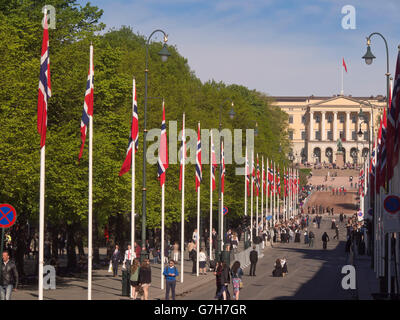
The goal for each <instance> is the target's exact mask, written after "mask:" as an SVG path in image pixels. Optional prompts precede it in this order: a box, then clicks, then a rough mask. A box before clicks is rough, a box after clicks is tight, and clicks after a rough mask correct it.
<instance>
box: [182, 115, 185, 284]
mask: <svg viewBox="0 0 400 320" xmlns="http://www.w3.org/2000/svg"><path fill="white" fill-rule="evenodd" d="M182 121H183V124H182V127H183V130H182V138H183V139H182V141H185V143H184V144H182V147H183V148H182V155H181V157H182V159H183V160H182V206H181V283H182V282H183V274H184V270H185V269H184V257H185V158H184V156H185V154H184V153H185V150H184V148H185V144H186V136H185V114H183V120H182Z"/></svg>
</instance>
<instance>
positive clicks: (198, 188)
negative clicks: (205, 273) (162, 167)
mask: <svg viewBox="0 0 400 320" xmlns="http://www.w3.org/2000/svg"><path fill="white" fill-rule="evenodd" d="M199 250H200V186H198V187H197V237H196V251H197V258H196V275H197V276H199Z"/></svg>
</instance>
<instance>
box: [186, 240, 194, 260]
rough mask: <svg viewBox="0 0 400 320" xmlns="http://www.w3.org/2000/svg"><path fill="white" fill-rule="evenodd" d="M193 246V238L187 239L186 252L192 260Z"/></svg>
mask: <svg viewBox="0 0 400 320" xmlns="http://www.w3.org/2000/svg"><path fill="white" fill-rule="evenodd" d="M194 248H195V245H194V243H193V240H189V243H188V245H187V249H188V253H189V261H190V260H192V254H191V252H192V250H193V249H194Z"/></svg>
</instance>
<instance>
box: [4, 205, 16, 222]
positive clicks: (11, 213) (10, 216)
mask: <svg viewBox="0 0 400 320" xmlns="http://www.w3.org/2000/svg"><path fill="white" fill-rule="evenodd" d="M15 220H17V211H15V209H14V207H13V206H11V205H9V204H0V228H10V227H11V226H12V225H13V224H14V223H15Z"/></svg>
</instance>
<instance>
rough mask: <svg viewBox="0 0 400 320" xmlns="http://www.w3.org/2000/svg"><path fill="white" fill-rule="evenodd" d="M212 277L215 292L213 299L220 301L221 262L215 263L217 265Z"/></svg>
mask: <svg viewBox="0 0 400 320" xmlns="http://www.w3.org/2000/svg"><path fill="white" fill-rule="evenodd" d="M214 276H215V281H216V287H217V289H216V291H215V299H218V300H221V297H222V295H221V291H222V290H221V289H222V262H221V261H217V264H216V266H215V269H214Z"/></svg>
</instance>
